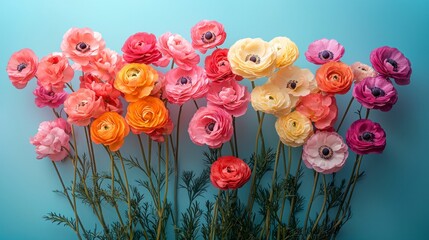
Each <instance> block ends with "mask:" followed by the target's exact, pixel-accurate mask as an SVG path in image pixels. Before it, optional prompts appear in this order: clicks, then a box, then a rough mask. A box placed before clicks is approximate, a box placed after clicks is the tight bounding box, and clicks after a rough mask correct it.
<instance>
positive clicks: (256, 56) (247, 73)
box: [228, 38, 277, 80]
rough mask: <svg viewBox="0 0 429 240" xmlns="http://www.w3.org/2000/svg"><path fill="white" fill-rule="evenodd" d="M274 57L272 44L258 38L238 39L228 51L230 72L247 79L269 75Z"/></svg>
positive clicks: (273, 67)
mask: <svg viewBox="0 0 429 240" xmlns="http://www.w3.org/2000/svg"><path fill="white" fill-rule="evenodd" d="M276 59H277V50H276V49H275V48H274V46H273V45H271V44H269V43H268V42H265V41H264V40H262V39H260V38H255V39H252V38H245V39H241V40H238V41H237V42H236V43H234V45H232V46H231V48H230V49H229V52H228V61H229V63H230V65H231V69H232V72H233V73H235V74H237V75H240V76H242V77H244V78H248V79H249V80H255V79H257V78H262V77H267V76H270V75H271V74H272V73H273V71H274V70H275V68H276Z"/></svg>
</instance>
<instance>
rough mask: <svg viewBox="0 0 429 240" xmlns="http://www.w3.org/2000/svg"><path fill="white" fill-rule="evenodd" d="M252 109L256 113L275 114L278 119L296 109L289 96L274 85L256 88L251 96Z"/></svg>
mask: <svg viewBox="0 0 429 240" xmlns="http://www.w3.org/2000/svg"><path fill="white" fill-rule="evenodd" d="M250 101H251V103H252V107H253V108H254V109H255V110H256V111H261V112H264V113H268V114H273V115H275V116H277V117H280V116H283V115H286V114H288V113H290V111H291V109H292V107H294V105H292V104H293V102H296V101H292V99H291V98H290V96H289V94H287V93H286V92H285V91H282V90H281V89H280V88H279V87H278V86H276V85H274V84H267V83H266V84H264V85H261V86H257V87H255V89H253V91H252V93H251V95H250Z"/></svg>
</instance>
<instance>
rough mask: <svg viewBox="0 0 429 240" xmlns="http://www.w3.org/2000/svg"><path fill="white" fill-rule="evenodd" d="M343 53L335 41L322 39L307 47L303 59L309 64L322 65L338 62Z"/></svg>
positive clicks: (342, 48) (342, 49)
mask: <svg viewBox="0 0 429 240" xmlns="http://www.w3.org/2000/svg"><path fill="white" fill-rule="evenodd" d="M344 51H345V50H344V47H343V46H342V45H341V44H339V43H338V42H337V40H335V39H326V38H323V39H320V40H316V41H314V42H312V43H311V44H310V45H309V46H308V49H307V51H306V52H305V57H306V58H307V60H308V61H309V62H312V63H314V64H318V65H322V64H324V63H327V62H333V61H335V62H337V61H340V59H341V57H343V55H344Z"/></svg>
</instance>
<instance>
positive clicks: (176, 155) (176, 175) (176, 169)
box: [173, 105, 183, 239]
mask: <svg viewBox="0 0 429 240" xmlns="http://www.w3.org/2000/svg"><path fill="white" fill-rule="evenodd" d="M182 109H183V105H180V107H179V113H178V114H177V124H176V148H175V151H174V191H173V195H174V196H173V197H174V212H173V214H174V215H173V217H174V219H175V221H176V223H178V222H179V203H178V196H177V192H178V189H179V142H180V141H179V135H180V117H181V115H182ZM175 233H176V236H175V237H176V239H177V231H175Z"/></svg>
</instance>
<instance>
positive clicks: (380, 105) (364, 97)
mask: <svg viewBox="0 0 429 240" xmlns="http://www.w3.org/2000/svg"><path fill="white" fill-rule="evenodd" d="M353 97H355V98H356V99H357V100H358V102H359V103H360V104H362V105H363V106H364V107H366V108H368V109H380V110H381V111H383V112H387V111H389V110H390V109H392V107H393V105H394V104H395V103H396V101H397V100H398V94H397V92H396V89H395V87H394V86H393V84H392V83H391V82H390V81H389V80H387V79H386V78H384V77H382V76H378V77H369V78H365V79H364V80H362V81H361V82H359V83H358V84H356V85H355V86H354V88H353Z"/></svg>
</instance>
